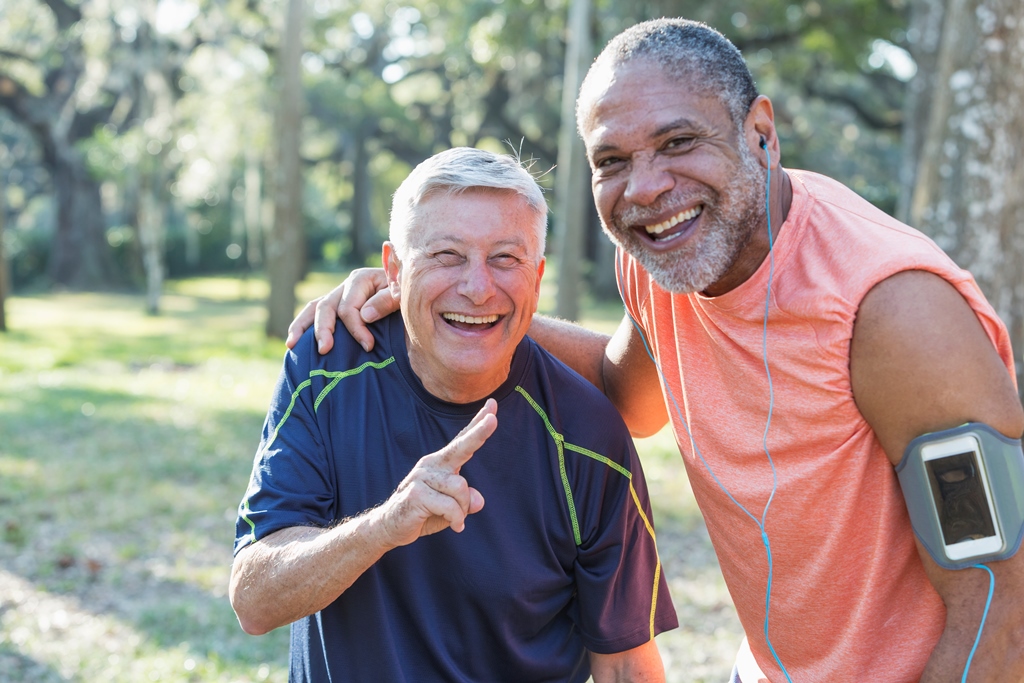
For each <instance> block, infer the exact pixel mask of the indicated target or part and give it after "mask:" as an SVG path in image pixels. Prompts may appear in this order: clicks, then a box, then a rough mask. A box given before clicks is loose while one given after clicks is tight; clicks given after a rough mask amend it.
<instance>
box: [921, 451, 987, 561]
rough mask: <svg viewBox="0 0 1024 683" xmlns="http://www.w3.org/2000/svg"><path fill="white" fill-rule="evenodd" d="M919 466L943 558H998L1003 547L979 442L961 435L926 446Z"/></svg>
mask: <svg viewBox="0 0 1024 683" xmlns="http://www.w3.org/2000/svg"><path fill="white" fill-rule="evenodd" d="M921 460H922V461H923V463H924V468H925V472H926V473H927V475H928V483H929V484H930V485H931V492H932V501H933V503H934V505H933V507H932V513H933V514H934V515H935V516H936V518H937V520H936V521H937V522H938V524H939V528H940V529H941V530H942V544H943V553H944V554H945V555H946V557H948V558H949V559H951V560H963V559H966V558H969V557H980V556H983V555H991V554H993V553H998V552H1000V551H1001V550H1002V549H1003V546H1004V545H1005V543H1004V541H1003V535H1002V532H1001V531H1000V529H999V519H998V517H997V516H996V510H995V505H994V504H993V501H992V489H991V487H990V486H989V479H988V473H987V472H986V471H985V462H984V460H983V459H982V457H981V444H980V443H978V439H977V437H975V436H974V435H973V434H963V435H961V436H957V437H953V438H952V439H949V440H946V441H938V442H933V443H926V444H924V445H922V446H921Z"/></svg>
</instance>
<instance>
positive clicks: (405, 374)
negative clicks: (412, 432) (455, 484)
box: [384, 311, 530, 416]
mask: <svg viewBox="0 0 1024 683" xmlns="http://www.w3.org/2000/svg"><path fill="white" fill-rule="evenodd" d="M384 322H385V323H387V326H388V329H387V335H388V340H389V342H390V345H391V354H392V355H393V356H394V358H395V364H396V365H397V366H398V368H399V370H401V373H402V378H403V379H404V380H405V383H406V385H407V386H408V387H409V389H410V391H412V392H413V394H415V395H416V397H417V398H418V399H419V401H420V402H421V403H423V405H425V406H426V407H427V408H428V409H430V410H432V411H434V412H436V413H441V414H444V415H469V416H473V415H475V414H476V413H477V412H478V411H479V410H480V409H481V408H482V407H483V405H484V403H486V401H487V399H488V398H493V399H494V400H495V401H498V402H499V403H500V402H501V401H502V399H504V398H505V397H506V396H508V395H509V394H510V393H512V392H513V391H515V388H516V386H517V385H519V384H520V382H521V379H522V376H523V373H524V372H525V371H526V365H527V363H528V362H529V355H530V348H529V344H530V342H529V341H528V337H523V339H522V341H520V342H519V345H518V346H517V347H516V351H515V353H514V354H513V356H512V363H511V366H510V367H509V373H508V377H506V378H505V381H504V382H502V384H501V386H499V387H498V388H497V389H495V390H494V392H492V393H491V395H490V396H488V397H486V398H482V399H480V400H479V401H473V402H471V403H451V402H449V401H445V400H444V399H440V398H438V397H437V396H434V395H433V394H432V393H430V392H429V391H427V389H426V387H424V386H423V382H421V381H420V378H419V377H417V376H416V373H415V372H413V369H412V364H411V363H410V362H409V350H408V348H406V345H405V321H404V320H403V319H402V313H401V311H396V312H394V313H392V314H391V315H389V316H388V317H387V318H385V319H384Z"/></svg>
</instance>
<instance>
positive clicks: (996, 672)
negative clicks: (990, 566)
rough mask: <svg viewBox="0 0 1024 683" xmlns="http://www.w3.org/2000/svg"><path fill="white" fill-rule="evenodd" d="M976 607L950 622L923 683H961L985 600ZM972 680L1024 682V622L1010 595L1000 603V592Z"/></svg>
mask: <svg viewBox="0 0 1024 683" xmlns="http://www.w3.org/2000/svg"><path fill="white" fill-rule="evenodd" d="M975 571H977V572H978V573H979V574H981V573H982V572H981V570H975ZM985 580H986V581H987V578H986V579H985ZM997 586H998V583H997ZM973 607H974V608H973V609H971V608H969V606H966V605H965V606H964V609H961V610H957V614H956V615H955V616H951V617H950V618H947V620H946V628H945V630H944V631H943V634H942V637H941V638H940V639H939V642H938V643H937V644H936V646H935V649H934V650H933V651H932V655H931V657H930V658H929V660H928V665H927V666H926V667H925V670H924V673H923V674H922V676H921V683H946V682H956V681H960V680H961V678H962V677H963V672H964V667H965V666H966V665H967V656H968V654H969V653H970V651H971V647H972V646H973V645H974V639H975V637H976V636H977V633H978V624H979V623H980V622H981V613H982V611H983V610H984V598H982V600H981V601H979V604H977V605H975V606H973ZM969 680H970V681H972V682H973V683H985V682H990V683H998V682H1000V681H1024V620H1022V619H1021V611H1020V606H1019V604H1018V601H1017V599H1016V598H1014V597H1012V596H1009V595H1007V596H1006V597H1004V598H1003V600H999V595H998V588H997V594H996V596H995V598H993V602H992V607H991V608H990V610H989V614H988V617H987V618H986V620H985V628H984V630H983V631H982V635H981V641H980V642H979V643H978V649H977V651H976V652H975V653H974V657H973V659H972V660H971V668H970V676H969Z"/></svg>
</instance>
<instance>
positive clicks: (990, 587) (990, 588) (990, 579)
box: [960, 564, 996, 683]
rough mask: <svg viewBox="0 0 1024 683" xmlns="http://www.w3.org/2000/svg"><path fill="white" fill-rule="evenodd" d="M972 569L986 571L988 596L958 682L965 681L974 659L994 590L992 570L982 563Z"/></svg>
mask: <svg viewBox="0 0 1024 683" xmlns="http://www.w3.org/2000/svg"><path fill="white" fill-rule="evenodd" d="M971 568H973V569H984V570H985V571H986V572H988V597H987V598H986V599H985V611H984V612H982V613H981V624H980V625H979V626H978V635H977V636H975V638H974V645H973V646H972V647H971V653H970V654H969V655H967V664H966V665H965V666H964V676H963V678H961V679H960V683H967V672H968V671H970V670H971V660H972V659H974V652H975V651H976V650H977V649H978V643H980V642H981V632H982V630H984V628H985V620H986V619H988V608H989V607H991V606H992V595H993V593H995V592H996V575H995V574H993V573H992V570H991V569H989V568H988V567H986V566H985V565H983V564H972V565H971Z"/></svg>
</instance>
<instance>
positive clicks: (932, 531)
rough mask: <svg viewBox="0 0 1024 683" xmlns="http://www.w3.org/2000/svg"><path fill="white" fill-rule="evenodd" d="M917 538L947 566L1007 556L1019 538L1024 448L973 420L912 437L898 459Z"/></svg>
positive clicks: (1023, 516)
mask: <svg viewBox="0 0 1024 683" xmlns="http://www.w3.org/2000/svg"><path fill="white" fill-rule="evenodd" d="M896 474H897V476H898V477H899V482H900V488H901V489H902V490H903V496H904V498H906V501H907V510H908V511H909V513H910V523H911V525H913V527H914V533H915V534H916V535H917V538H918V540H920V541H921V543H922V544H923V545H924V547H925V548H926V549H927V550H928V553H929V554H930V555H931V556H932V558H934V560H935V561H936V562H937V563H938V564H939V565H940V566H942V567H945V568H946V569H963V568H964V567H969V566H971V565H974V564H978V563H979V562H989V561H995V560H1005V559H1007V558H1008V557H1011V556H1012V555H1013V554H1014V553H1016V552H1017V549H1018V548H1020V544H1021V539H1022V538H1024V452H1022V451H1021V442H1020V439H1008V438H1007V437H1005V436H1003V435H1002V434H1000V433H999V432H997V431H996V430H994V429H992V428H991V427H989V426H988V425H985V424H981V423H977V422H971V423H968V424H965V425H961V426H960V427H956V428H954V429H947V430H945V431H941V432H933V433H931V434H924V435H922V436H919V437H917V438H916V439H914V440H913V441H911V442H910V444H909V445H908V446H907V450H906V452H905V453H904V454H903V459H902V460H900V463H899V465H897V466H896Z"/></svg>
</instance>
